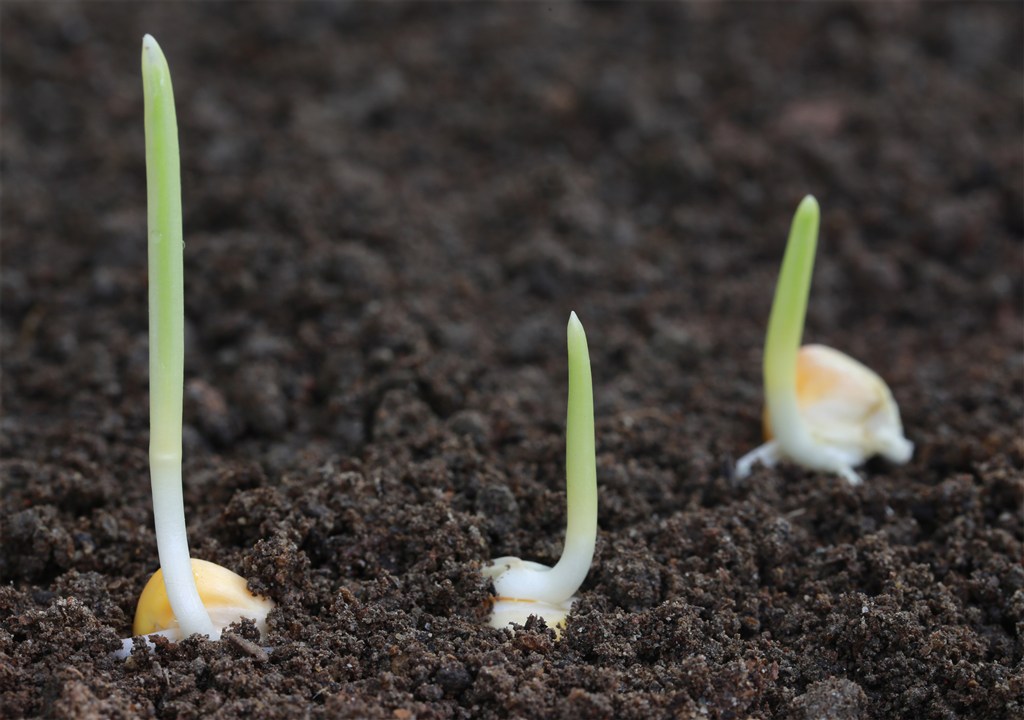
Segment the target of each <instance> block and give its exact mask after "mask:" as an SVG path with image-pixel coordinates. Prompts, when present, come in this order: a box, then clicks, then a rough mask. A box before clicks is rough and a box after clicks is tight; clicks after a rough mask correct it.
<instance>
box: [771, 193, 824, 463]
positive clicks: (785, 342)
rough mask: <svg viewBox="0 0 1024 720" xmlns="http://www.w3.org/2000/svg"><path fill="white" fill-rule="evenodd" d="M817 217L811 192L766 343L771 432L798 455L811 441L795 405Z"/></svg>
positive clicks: (799, 214) (793, 237) (792, 237)
mask: <svg viewBox="0 0 1024 720" xmlns="http://www.w3.org/2000/svg"><path fill="white" fill-rule="evenodd" d="M819 217H820V211H819V209H818V202H817V200H815V199H814V198H813V197H812V196H810V195H808V196H807V197H805V198H804V199H803V201H802V202H801V203H800V206H799V207H798V208H797V210H796V215H794V216H793V224H792V226H791V227H790V230H789V240H788V241H787V243H786V254H785V256H784V257H783V259H782V269H781V270H780V271H779V280H778V284H777V285H776V287H775V300H774V302H773V303H772V312H771V317H770V318H769V320H768V335H767V338H766V339H765V346H764V390H765V402H766V404H767V406H768V413H769V415H770V417H771V423H772V433H773V434H774V435H775V438H776V440H777V441H778V444H779V445H780V446H781V447H782V448H784V449H785V451H786V453H787V454H788V455H791V456H792V455H800V454H802V453H801V450H808V449H810V448H811V447H812V445H813V440H812V439H811V437H810V434H809V432H808V430H807V426H806V425H805V423H804V421H803V418H801V416H800V410H799V406H798V405H797V395H796V371H797V354H798V353H799V351H800V341H801V339H802V338H803V332H804V320H805V318H806V315H807V298H808V296H809V295H810V291H811V274H812V272H813V270H814V254H815V250H816V248H817V244H818V223H819ZM812 452H813V451H812ZM794 459H796V458H794Z"/></svg>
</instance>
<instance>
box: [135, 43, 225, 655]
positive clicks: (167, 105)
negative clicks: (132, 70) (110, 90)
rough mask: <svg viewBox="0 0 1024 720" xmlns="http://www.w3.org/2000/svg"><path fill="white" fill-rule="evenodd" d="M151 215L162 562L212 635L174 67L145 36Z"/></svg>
mask: <svg viewBox="0 0 1024 720" xmlns="http://www.w3.org/2000/svg"><path fill="white" fill-rule="evenodd" d="M142 88H143V95H144V103H145V126H146V191H147V200H148V220H149V425H150V442H149V467H150V479H151V482H152V488H153V517H154V523H155V525H156V539H157V549H158V551H159V553H160V567H161V569H162V570H163V577H164V584H165V586H166V588H167V596H168V599H169V600H170V603H171V608H172V609H173V610H174V614H175V616H176V617H177V619H178V623H179V625H180V626H181V629H182V632H183V633H184V634H185V635H191V634H194V633H198V634H201V635H209V636H213V635H214V634H215V632H214V627H213V623H212V622H211V621H210V615H209V613H208V612H207V611H206V608H205V607H204V606H203V602H202V600H201V599H200V598H199V592H198V590H197V589H196V583H195V579H194V578H193V576H192V565H191V561H190V559H189V551H188V536H187V534H186V529H185V508H184V503H183V500H182V487H181V414H182V387H183V384H184V362H185V290H184V286H185V281H184V269H183V246H184V240H183V237H182V222H181V162H180V159H179V156H178V123H177V119H176V117H175V113H174V91H173V88H172V87H171V72H170V69H169V68H168V66H167V59H166V58H165V57H164V54H163V52H162V51H161V50H160V46H159V45H158V44H157V42H156V40H154V39H153V37H152V36H150V35H146V36H145V37H144V38H143V40H142Z"/></svg>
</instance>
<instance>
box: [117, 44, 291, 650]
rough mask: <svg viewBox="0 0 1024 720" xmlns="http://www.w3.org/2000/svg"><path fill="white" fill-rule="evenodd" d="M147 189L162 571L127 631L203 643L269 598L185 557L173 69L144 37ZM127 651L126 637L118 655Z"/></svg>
mask: <svg viewBox="0 0 1024 720" xmlns="http://www.w3.org/2000/svg"><path fill="white" fill-rule="evenodd" d="M142 86H143V95H144V98H145V125H146V189H147V196H148V197H147V200H148V210H149V427H150V441H149V468H150V480H151V483H152V488H153V519H154V522H155V525H156V544H157V550H158V552H159V554H160V569H159V570H158V571H157V572H156V573H154V575H153V576H152V577H151V578H150V580H149V582H148V583H147V584H146V587H145V589H144V590H143V591H142V595H141V596H140V598H139V604H138V607H137V609H136V611H135V623H134V625H133V627H132V632H133V633H134V634H135V635H152V634H159V635H163V636H165V637H167V638H169V639H171V640H179V639H182V638H185V637H187V636H189V635H193V634H199V635H206V636H208V637H209V638H210V639H211V640H216V639H218V638H219V637H220V634H221V631H222V630H223V629H224V628H226V627H227V626H228V625H229V624H231V623H232V622H235V621H237V620H240V619H242V618H243V617H247V618H252V619H253V620H255V621H256V624H257V627H259V628H260V630H261V632H262V631H263V629H264V628H265V626H266V617H267V613H269V612H270V610H271V608H272V607H273V603H272V602H271V601H270V600H267V599H263V598H257V597H256V596H254V595H252V594H251V593H250V592H249V591H248V589H247V588H246V581H245V579H244V578H242V577H240V576H239V575H236V574H235V573H233V572H231V571H230V570H227V569H226V568H223V567H220V566H219V565H215V564H213V563H209V562H205V561H203V560H191V559H190V558H189V552H188V537H187V536H186V531H185V508H184V503H183V501H182V487H181V414H182V387H183V382H184V364H185V292H184V270H183V252H182V248H183V246H184V242H183V239H182V221H181V165H180V161H179V157H178V124H177V120H176V118H175V113H174V93H173V90H172V88H171V74H170V70H169V69H168V67H167V60H166V59H165V58H164V54H163V52H161V50H160V46H159V45H157V43H156V40H154V39H153V38H152V37H151V36H150V35H146V36H145V37H144V38H143V40H142ZM130 649H131V640H126V641H124V648H123V650H122V654H127V653H128V652H130Z"/></svg>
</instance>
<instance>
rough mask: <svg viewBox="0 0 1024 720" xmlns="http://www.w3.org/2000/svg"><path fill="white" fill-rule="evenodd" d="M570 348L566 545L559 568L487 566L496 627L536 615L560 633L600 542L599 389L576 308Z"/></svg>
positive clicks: (518, 563) (507, 562)
mask: <svg viewBox="0 0 1024 720" xmlns="http://www.w3.org/2000/svg"><path fill="white" fill-rule="evenodd" d="M566 335H567V340H568V350H569V402H568V405H569V407H568V412H567V417H566V429H565V436H566V437H565V487H566V514H567V516H568V519H567V523H566V530H565V547H564V549H563V551H562V557H561V558H559V560H558V563H557V564H556V565H555V566H554V567H548V566H547V565H542V564H540V563H535V562H530V561H527V560H521V559H519V558H517V557H501V558H497V559H496V560H493V561H492V562H491V564H490V565H489V566H487V567H486V568H484V570H483V574H484V576H485V577H488V578H491V579H492V580H493V582H494V591H495V597H494V607H493V611H492V613H491V620H490V624H491V626H492V627H496V628H503V627H505V626H507V625H509V624H510V623H519V624H524V623H525V622H526V620H527V619H528V618H529V617H530V616H531V615H536V616H538V617H541V618H543V619H544V621H545V622H546V623H547V624H548V625H549V626H550V627H553V628H555V631H556V633H557V632H558V631H559V628H560V627H561V626H562V625H564V624H565V618H566V616H567V615H568V613H569V610H570V609H571V608H572V604H573V602H574V601H575V599H576V598H575V597H574V595H575V593H576V591H577V590H579V588H580V585H582V584H583V581H584V580H585V579H586V577H587V573H588V572H589V570H590V563H591V561H592V560H593V558H594V546H595V544H596V542H597V458H596V453H595V445H594V390H593V385H592V382H591V378H590V355H589V353H588V351H587V336H586V334H585V333H584V332H583V325H582V324H581V323H580V321H579V318H577V317H576V313H572V314H571V315H570V317H569V327H568V329H567V331H566Z"/></svg>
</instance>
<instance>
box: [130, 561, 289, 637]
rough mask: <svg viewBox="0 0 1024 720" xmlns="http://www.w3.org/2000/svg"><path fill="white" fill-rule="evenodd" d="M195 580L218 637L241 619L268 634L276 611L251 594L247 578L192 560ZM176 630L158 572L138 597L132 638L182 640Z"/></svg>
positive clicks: (175, 622)
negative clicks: (269, 620) (270, 616)
mask: <svg viewBox="0 0 1024 720" xmlns="http://www.w3.org/2000/svg"><path fill="white" fill-rule="evenodd" d="M192 576H193V577H194V578H195V580H196V588H197V589H198V590H199V598H200V599H201V600H202V601H203V605H204V606H205V607H206V610H207V612H208V613H209V614H210V620H212V621H213V625H214V627H215V628H216V629H217V632H218V633H219V632H220V631H221V630H223V629H224V628H226V627H227V626H228V625H230V624H231V623H233V622H238V621H239V620H241V619H242V618H250V619H252V620H253V621H254V622H255V623H256V627H257V628H258V629H259V631H260V634H261V635H263V634H264V633H266V629H267V614H268V613H269V612H270V611H271V610H272V609H273V607H274V603H273V601H271V600H269V599H267V598H263V597H258V596H256V595H253V594H252V593H251V592H249V589H248V587H247V586H246V585H247V583H246V579H245V578H243V577H242V576H241V575H238V574H236V573H233V572H231V571H230V570H228V569H227V568H225V567H221V566H220V565H217V564H216V563H212V562H207V561H206V560H196V559H195V558H193V559H192ZM174 630H178V620H177V618H176V617H175V616H174V611H173V610H171V603H170V601H169V600H168V599H167V590H166V588H165V587H164V575H163V571H162V570H157V571H156V572H155V573H153V576H152V577H151V578H150V579H149V582H147V583H146V587H145V588H143V590H142V595H140V596H139V604H138V605H137V606H136V608H135V622H134V623H133V625H132V634H133V635H150V634H152V633H156V632H161V634H164V635H167V636H169V637H170V638H171V639H172V640H177V639H182V638H180V637H176V636H174V633H173V631H174ZM165 631H172V632H165ZM179 634H180V630H179ZM211 639H216V638H211Z"/></svg>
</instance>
